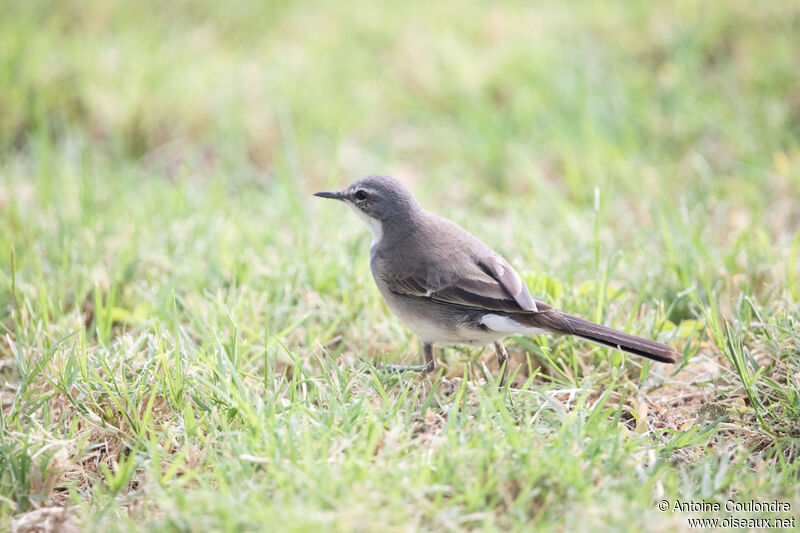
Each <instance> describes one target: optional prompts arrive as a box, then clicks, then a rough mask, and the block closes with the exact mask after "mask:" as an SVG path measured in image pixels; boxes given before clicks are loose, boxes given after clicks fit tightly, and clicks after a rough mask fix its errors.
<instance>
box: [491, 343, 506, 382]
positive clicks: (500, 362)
mask: <svg viewBox="0 0 800 533" xmlns="http://www.w3.org/2000/svg"><path fill="white" fill-rule="evenodd" d="M494 350H495V352H497V366H498V367H500V388H501V389H502V388H503V384H505V382H506V373H507V372H508V352H507V351H506V347H505V346H503V343H502V341H496V342H495V343H494Z"/></svg>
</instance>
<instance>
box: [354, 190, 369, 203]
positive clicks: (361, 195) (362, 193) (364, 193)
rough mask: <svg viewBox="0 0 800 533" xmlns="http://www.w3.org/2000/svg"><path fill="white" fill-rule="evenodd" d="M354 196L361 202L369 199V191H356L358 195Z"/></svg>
mask: <svg viewBox="0 0 800 533" xmlns="http://www.w3.org/2000/svg"><path fill="white" fill-rule="evenodd" d="M353 196H355V199H356V200H359V201H361V200H366V199H367V191H362V190H359V191H356V193H355V194H354V195H353Z"/></svg>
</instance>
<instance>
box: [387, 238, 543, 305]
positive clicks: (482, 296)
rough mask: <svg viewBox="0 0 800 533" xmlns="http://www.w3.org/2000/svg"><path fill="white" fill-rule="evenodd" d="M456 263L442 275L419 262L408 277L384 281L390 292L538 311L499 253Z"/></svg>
mask: <svg viewBox="0 0 800 533" xmlns="http://www.w3.org/2000/svg"><path fill="white" fill-rule="evenodd" d="M459 266H460V267H461V268H459V270H457V271H454V272H448V273H444V274H443V273H442V271H441V270H440V269H438V268H426V266H425V265H420V266H419V267H418V268H416V269H415V271H414V272H413V273H411V274H410V275H408V276H405V277H395V278H393V279H387V280H386V281H387V285H388V286H389V287H390V290H391V291H392V292H395V293H397V294H404V295H406V296H414V297H417V298H430V299H431V300H433V301H436V302H439V303H443V304H450V305H458V306H463V307H472V308H475V309H486V310H490V311H504V312H507V313H519V312H520V311H528V312H536V311H538V309H537V307H536V302H535V301H534V299H533V298H532V297H531V295H530V293H529V292H528V288H527V287H526V286H525V283H523V281H522V279H521V278H520V277H519V274H517V273H516V271H515V270H514V269H513V268H512V267H511V265H509V264H508V262H506V261H505V260H504V259H503V258H502V257H500V256H499V255H497V254H494V253H493V254H491V255H487V256H486V257H484V258H481V259H479V260H475V261H470V262H468V263H466V264H465V263H463V262H462V263H460V265H459Z"/></svg>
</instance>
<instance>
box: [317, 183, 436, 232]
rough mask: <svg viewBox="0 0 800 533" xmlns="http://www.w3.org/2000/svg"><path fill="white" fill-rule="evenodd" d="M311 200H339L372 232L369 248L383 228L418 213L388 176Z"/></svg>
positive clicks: (411, 199) (412, 200)
mask: <svg viewBox="0 0 800 533" xmlns="http://www.w3.org/2000/svg"><path fill="white" fill-rule="evenodd" d="M314 196H319V197H321V198H332V199H334V200H341V201H342V202H344V203H345V204H347V205H348V206H349V207H350V208H351V209H352V210H353V211H355V213H356V214H357V215H358V216H359V218H360V219H361V220H363V221H364V223H365V224H366V225H367V227H368V228H369V229H370V231H372V237H373V241H372V242H373V244H376V243H377V242H379V241H380V240H381V238H382V237H383V235H384V233H385V232H386V228H385V225H387V224H391V225H393V226H397V224H401V223H403V222H406V223H407V222H408V221H409V220H410V218H411V216H412V215H413V214H414V213H415V212H416V211H418V210H419V209H420V207H419V204H418V203H417V200H416V199H415V198H414V195H412V194H411V191H409V190H408V189H407V188H406V186H405V185H403V184H402V183H400V182H399V181H398V180H396V179H394V178H392V177H390V176H368V177H366V178H364V179H361V180H358V181H357V182H355V183H353V184H352V185H350V186H349V187H348V188H346V189H344V190H341V191H320V192H317V193H314Z"/></svg>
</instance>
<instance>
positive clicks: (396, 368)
mask: <svg viewBox="0 0 800 533" xmlns="http://www.w3.org/2000/svg"><path fill="white" fill-rule="evenodd" d="M434 368H436V365H433V364H430V363H429V364H427V365H381V370H383V371H384V372H388V373H390V374H393V373H398V374H400V373H402V372H421V373H424V374H427V373H428V372H433V370H434Z"/></svg>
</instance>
